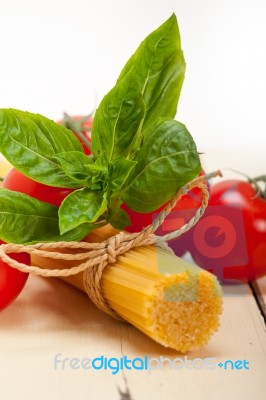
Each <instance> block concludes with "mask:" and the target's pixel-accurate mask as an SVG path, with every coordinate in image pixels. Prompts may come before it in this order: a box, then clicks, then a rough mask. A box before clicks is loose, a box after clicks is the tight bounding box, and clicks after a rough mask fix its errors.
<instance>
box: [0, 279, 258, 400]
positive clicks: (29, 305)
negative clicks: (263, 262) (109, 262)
mask: <svg viewBox="0 0 266 400" xmlns="http://www.w3.org/2000/svg"><path fill="white" fill-rule="evenodd" d="M265 303H266V277H265V278H263V279H260V280H258V281H257V282H255V283H254V284H252V286H251V287H250V286H249V285H237V286H226V287H224V311H223V314H222V317H221V327H220V330H219V331H218V332H217V333H216V334H215V335H214V336H213V337H212V339H211V340H210V342H209V344H208V345H207V346H205V347H204V348H202V349H200V350H198V351H194V352H190V353H188V354H187V355H186V357H187V358H188V359H189V360H194V359H195V358H201V359H205V358H213V360H214V363H215V368H213V369H206V368H201V369H195V368H191V369H189V368H187V367H183V368H179V369H171V368H170V367H169V366H167V365H165V367H164V368H162V369H157V370H152V371H137V370H123V371H120V372H119V373H117V374H116V375H114V374H112V372H111V371H110V370H99V371H97V370H92V369H87V370H86V369H73V368H70V367H69V364H68V363H66V365H65V369H63V368H62V366H61V364H59V366H57V368H55V357H56V355H58V356H57V357H59V358H61V359H63V358H79V359H83V358H86V357H88V358H94V357H100V356H102V355H103V356H104V357H109V358H110V357H116V358H120V357H123V356H127V357H128V358H131V359H133V358H136V357H144V356H145V355H147V356H149V357H157V358H159V357H160V356H164V357H168V358H170V359H171V360H173V359H175V358H179V357H184V355H181V354H178V353H176V352H175V351H172V350H168V349H165V348H164V347H162V346H160V345H159V344H157V343H155V342H154V341H152V340H151V339H149V338H148V337H146V336H145V335H144V334H142V333H141V332H139V331H138V330H137V329H135V328H134V327H132V326H130V325H128V324H125V323H122V322H117V321H115V320H113V319H112V318H111V317H109V316H107V315H105V314H103V313H102V312H100V311H98V309H96V307H95V306H94V305H93V304H92V303H91V302H90V301H89V300H88V298H87V296H86V295H85V294H84V293H82V292H80V291H79V290H77V289H75V288H73V287H71V286H69V285H68V284H66V283H64V282H63V281H60V280H57V279H54V278H49V279H44V278H40V277H35V276H30V277H29V280H28V282H27V285H26V286H25V289H24V290H23V292H22V293H21V295H20V296H19V297H18V299H17V300H16V301H15V302H14V303H13V304H12V305H11V306H10V307H8V308H7V309H6V310H4V311H3V312H1V313H0V371H1V381H0V382H1V385H0V398H1V399H7V400H16V399H18V400H24V399H25V400H36V399H38V400H47V399H49V400H58V399H65V400H72V399H92V400H94V399H95V400H96V399H97V400H99V399H112V400H113V399H117V400H126V399H127V400H129V399H131V400H140V399H162V398H165V399H180V400H182V399H200V400H203V399H214V400H219V399H221V400H222V399H227V400H230V399H232V400H237V399H241V400H244V399H246V400H250V399H256V400H262V399H265V393H266V379H265V376H266V374H265V372H266V335H265V318H266V317H265V315H264V317H263V315H262V311H263V310H264V313H265ZM183 360H184V358H183ZM227 360H232V361H233V362H235V361H237V360H242V361H244V360H246V363H249V364H246V365H248V367H249V369H245V368H242V369H236V368H235V369H233V370H232V369H231V368H230V366H229V367H228V368H227V369H225V368H224V363H225V361H227ZM220 363H222V364H223V366H221V367H219V366H218V364H220ZM60 366H61V367H60Z"/></svg>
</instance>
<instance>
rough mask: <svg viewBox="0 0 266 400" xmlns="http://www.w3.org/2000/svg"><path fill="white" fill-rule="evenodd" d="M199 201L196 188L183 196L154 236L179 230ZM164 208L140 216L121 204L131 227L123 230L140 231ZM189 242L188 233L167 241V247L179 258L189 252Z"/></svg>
mask: <svg viewBox="0 0 266 400" xmlns="http://www.w3.org/2000/svg"><path fill="white" fill-rule="evenodd" d="M204 174H205V172H204V171H202V172H201V173H200V176H202V175H204ZM201 200H202V195H201V191H200V189H198V188H195V189H193V190H191V191H190V192H188V193H187V194H186V195H184V196H183V197H182V198H181V199H180V200H179V201H178V202H177V203H176V205H175V207H174V208H173V209H172V211H171V213H170V214H169V215H168V216H167V218H166V219H165V220H164V222H163V224H162V225H161V226H160V227H159V228H158V229H157V231H156V234H157V235H160V236H162V235H166V234H168V233H170V232H172V231H175V230H177V229H179V228H181V227H182V226H183V225H184V224H185V223H187V222H188V221H189V220H190V219H191V218H192V217H193V215H195V212H196V211H197V209H198V208H199V207H200V206H201ZM164 207H165V205H163V206H162V207H160V208H158V209H157V210H156V211H154V212H151V213H146V214H142V213H138V212H136V211H133V210H130V209H129V208H128V207H127V206H126V205H125V204H123V205H122V208H123V209H124V210H125V211H126V212H127V213H128V215H129V217H130V221H131V226H127V227H126V228H125V229H126V230H127V231H129V232H139V231H141V230H142V229H143V228H145V227H146V226H148V225H150V224H151V223H152V222H153V221H154V219H155V218H156V217H157V216H158V214H159V213H160V211H162V210H163V208H164ZM189 242H190V236H189V235H188V233H186V234H183V235H182V236H180V237H179V238H176V239H173V240H171V241H169V242H168V245H169V246H170V247H171V248H172V249H173V250H174V252H175V254H176V255H177V256H179V257H181V256H182V255H184V254H185V253H186V252H187V251H188V250H189Z"/></svg>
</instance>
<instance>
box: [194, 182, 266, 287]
mask: <svg viewBox="0 0 266 400" xmlns="http://www.w3.org/2000/svg"><path fill="white" fill-rule="evenodd" d="M190 252H191V255H192V257H193V259H194V261H195V262H196V263H197V264H198V265H200V266H201V267H204V268H206V269H208V270H210V271H212V272H213V273H214V274H216V275H217V276H218V277H219V278H220V279H222V280H224V281H241V282H247V281H251V280H254V279H256V278H259V277H261V276H263V275H265V274H266V199H264V198H263V197H260V196H259V195H258V193H257V191H256V189H255V188H254V187H253V186H252V185H251V184H250V183H248V182H244V181H240V180H224V181H221V182H219V183H217V184H215V185H214V186H213V187H212V188H211V196H210V202H209V206H208V208H207V210H206V212H205V214H204V215H203V217H202V218H201V219H200V220H199V222H198V223H197V225H196V226H195V227H194V228H193V229H192V232H191V248H190Z"/></svg>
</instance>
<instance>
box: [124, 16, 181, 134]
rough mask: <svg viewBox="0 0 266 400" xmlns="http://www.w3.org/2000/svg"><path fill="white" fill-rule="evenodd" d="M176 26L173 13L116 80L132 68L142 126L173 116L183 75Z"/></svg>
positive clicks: (143, 44) (141, 45) (135, 54)
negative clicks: (139, 96)
mask: <svg viewBox="0 0 266 400" xmlns="http://www.w3.org/2000/svg"><path fill="white" fill-rule="evenodd" d="M185 66H186V65H185V60H184V56H183V51H182V49H181V43H180V34H179V28H178V24H177V20H176V16H175V15H174V14H173V15H172V16H171V17H170V18H169V19H168V20H167V21H166V22H165V23H164V24H162V25H161V26H160V27H159V28H158V29H156V30H155V31H153V32H152V33H150V35H149V36H147V37H146V39H145V40H144V41H143V42H142V43H141V44H140V46H139V47H138V49H137V50H136V52H135V53H134V54H133V55H132V56H131V58H130V59H129V60H128V62H127V63H126V65H125V67H124V68H123V70H122V72H121V74H120V76H119V78H118V82H120V81H121V79H123V78H124V76H125V75H126V74H127V73H128V71H130V70H131V69H132V68H134V69H135V71H136V74H137V78H138V82H139V86H140V89H141V93H142V95H143V99H144V103H145V107H146V114H145V120H144V123H143V127H144V128H146V127H148V125H149V124H151V123H153V122H154V121H155V120H156V119H157V118H158V117H168V118H174V116H175V114H176V109H177V104H178V100H179V96H180V92H181V88H182V84H183V80H184V77H185Z"/></svg>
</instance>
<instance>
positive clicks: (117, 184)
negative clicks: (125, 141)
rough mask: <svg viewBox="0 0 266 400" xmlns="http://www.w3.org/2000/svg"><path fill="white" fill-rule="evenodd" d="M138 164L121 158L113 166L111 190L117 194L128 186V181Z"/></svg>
mask: <svg viewBox="0 0 266 400" xmlns="http://www.w3.org/2000/svg"><path fill="white" fill-rule="evenodd" d="M136 165H137V162H136V161H133V160H128V159H126V158H119V159H117V160H115V161H113V162H112V164H111V171H112V172H111V174H110V189H111V191H112V192H115V191H117V190H119V189H121V188H122V186H123V185H125V184H126V182H127V180H128V179H130V176H131V175H132V174H133V173H134V169H135V168H136Z"/></svg>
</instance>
